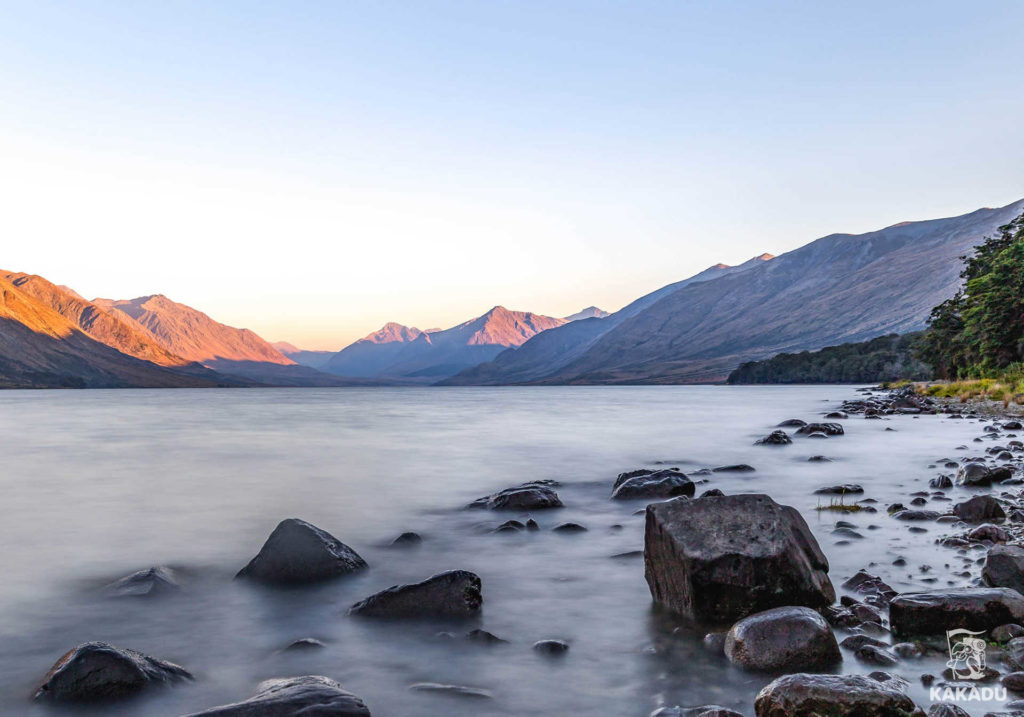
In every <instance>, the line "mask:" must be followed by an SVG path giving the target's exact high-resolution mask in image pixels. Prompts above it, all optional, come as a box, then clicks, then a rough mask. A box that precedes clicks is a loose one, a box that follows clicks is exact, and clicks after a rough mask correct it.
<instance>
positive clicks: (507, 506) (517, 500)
mask: <svg viewBox="0 0 1024 717" xmlns="http://www.w3.org/2000/svg"><path fill="white" fill-rule="evenodd" d="M468 507H470V508H486V509H488V510H544V509H546V508H561V507H562V499H561V498H559V497H558V493H556V492H555V490H554V489H553V488H552V487H551V486H550V485H548V484H547V483H543V482H540V481H535V482H532V483H523V484H522V485H520V486H516V487H514V488H506V489H505V490H500V491H498V492H497V493H492V494H491V495H488V496H484V497H483V498H478V499H477V500H474V501H473V502H472V503H470V504H469V506H468Z"/></svg>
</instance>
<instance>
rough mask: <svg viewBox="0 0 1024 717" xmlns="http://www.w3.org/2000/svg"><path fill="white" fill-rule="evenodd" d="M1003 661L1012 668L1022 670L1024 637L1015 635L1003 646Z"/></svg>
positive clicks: (1023, 667)
mask: <svg viewBox="0 0 1024 717" xmlns="http://www.w3.org/2000/svg"><path fill="white" fill-rule="evenodd" d="M1003 662H1005V663H1006V664H1007V665H1009V666H1010V668H1011V669H1014V670H1024V637H1015V638H1013V639H1012V640H1010V641H1009V642H1007V643H1006V645H1004V646H1003Z"/></svg>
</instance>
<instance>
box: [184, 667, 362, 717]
mask: <svg viewBox="0 0 1024 717" xmlns="http://www.w3.org/2000/svg"><path fill="white" fill-rule="evenodd" d="M256 689H257V691H256V694H255V695H253V696H252V697H250V698H249V699H247V700H245V701H244V702H235V703H234V704H230V705H223V706H221V707H214V708H212V709H208V710H204V711H203V712H196V713H195V714H192V715H188V717H214V716H215V717H296V716H297V715H303V716H305V715H309V717H320V716H321V715H322V716H323V717H327V715H331V717H370V710H369V709H367V707H366V705H365V704H364V703H363V701H362V700H361V699H359V698H358V697H356V696H355V695H354V694H352V693H351V692H348V691H346V690H345V689H344V688H343V687H342V686H341V685H339V684H338V683H337V682H335V681H334V680H332V679H330V678H329V677H322V676H320V675H304V676H302V677H288V678H280V679H273V680H266V681H264V682H261V683H260V685H259V687H257V688H256Z"/></svg>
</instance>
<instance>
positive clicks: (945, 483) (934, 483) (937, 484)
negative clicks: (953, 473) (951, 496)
mask: <svg viewBox="0 0 1024 717" xmlns="http://www.w3.org/2000/svg"><path fill="white" fill-rule="evenodd" d="M928 485H929V486H930V487H932V488H952V487H953V479H952V478H950V477H949V476H938V477H937V478H932V479H931V480H930V481H928Z"/></svg>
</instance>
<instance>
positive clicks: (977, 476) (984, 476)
mask: <svg viewBox="0 0 1024 717" xmlns="http://www.w3.org/2000/svg"><path fill="white" fill-rule="evenodd" d="M1007 477H1009V476H1007ZM992 481H993V476H992V471H991V470H989V468H988V466H986V465H984V464H983V463H965V464H964V465H962V466H960V468H958V469H957V472H956V479H955V480H954V482H955V483H956V484H957V485H965V486H975V487H985V486H990V485H992Z"/></svg>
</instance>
